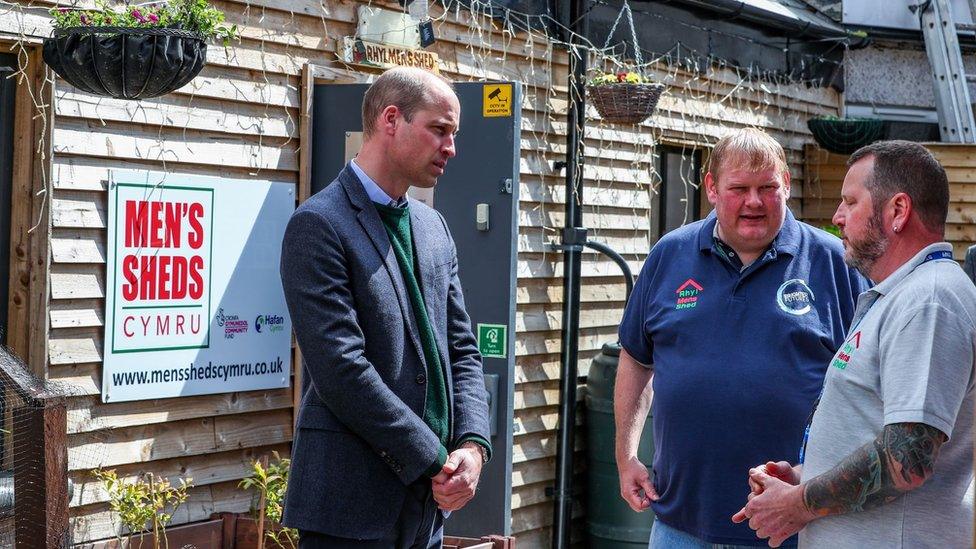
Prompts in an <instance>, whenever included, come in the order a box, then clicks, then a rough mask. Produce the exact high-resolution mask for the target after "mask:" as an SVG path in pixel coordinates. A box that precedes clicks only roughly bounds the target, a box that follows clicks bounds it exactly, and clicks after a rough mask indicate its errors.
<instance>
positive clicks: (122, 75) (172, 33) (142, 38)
mask: <svg viewBox="0 0 976 549" xmlns="http://www.w3.org/2000/svg"><path fill="white" fill-rule="evenodd" d="M206 60H207V43H206V42H205V41H204V39H203V36H202V35H200V34H199V33H195V32H189V31H185V30H181V29H174V28H152V27H148V28H143V27H134V28H133V27H108V26H105V27H69V28H66V29H58V30H56V31H55V32H54V35H53V36H51V37H50V38H47V39H45V40H44V61H45V62H46V63H47V64H48V65H49V66H50V67H51V68H52V69H53V70H54V72H56V73H57V74H58V76H60V77H61V78H63V79H65V80H67V81H68V82H70V83H71V85H73V86H74V87H76V88H78V89H80V90H83V91H86V92H88V93H93V94H96V95H104V96H110V97H115V98H118V99H147V98H150V97H158V96H160V95H164V94H167V93H170V92H172V91H174V90H177V89H179V88H181V87H183V86H184V85H186V83H188V82H189V81H190V80H192V79H193V77H195V76H196V75H197V74H199V73H200V70H201V69H203V65H204V63H205V62H206Z"/></svg>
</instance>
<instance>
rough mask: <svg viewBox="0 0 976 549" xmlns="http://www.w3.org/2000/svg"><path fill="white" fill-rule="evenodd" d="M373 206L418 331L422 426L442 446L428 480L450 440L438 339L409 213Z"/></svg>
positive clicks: (486, 445) (477, 438) (480, 441)
mask: <svg viewBox="0 0 976 549" xmlns="http://www.w3.org/2000/svg"><path fill="white" fill-rule="evenodd" d="M373 205H374V206H376V211H377V212H378V213H379V214H380V219H382V220H383V226H384V227H386V233H387V235H389V237H390V244H391V245H392V246H393V254H394V255H395V256H396V258H397V263H398V264H399V265H400V274H402V275H403V282H404V284H405V285H406V286H407V294H408V295H409V296H410V305H411V309H413V316H414V320H415V321H416V322H417V327H418V328H419V329H420V345H421V347H423V352H424V359H425V361H426V362H427V399H426V405H425V406H424V423H426V424H427V425H428V426H429V427H430V428H431V430H432V431H434V434H436V435H437V438H438V439H439V440H440V443H441V444H440V447H439V448H438V450H437V462H435V463H433V464H432V465H431V466H430V468H429V469H428V470H427V476H430V477H433V476H436V475H437V473H438V472H440V470H441V467H442V466H443V465H444V463H445V462H446V461H447V446H448V444H450V439H451V426H450V419H449V418H450V414H449V411H448V409H447V407H448V398H447V385H446V382H445V379H444V369H443V368H442V367H441V360H440V353H439V352H438V351H437V339H435V337H434V328H433V326H431V323H430V317H429V316H428V315H427V306H426V303H425V302H424V294H423V292H421V290H420V283H419V282H418V280H417V270H416V262H415V258H414V254H413V236H412V234H411V232H410V209H409V208H408V207H404V208H397V207H392V206H386V205H384V204H379V203H376V202H374V203H373ZM469 440H471V441H474V442H476V443H478V444H479V445H481V446H483V447H484V448H485V449H486V450H487V452H488V456H489V457H490V456H491V445H490V444H489V443H488V441H486V440H485V439H484V438H482V437H480V436H477V435H467V436H465V437H463V438H462V439H461V440H459V441H458V446H460V445H461V444H463V443H465V442H467V441H469Z"/></svg>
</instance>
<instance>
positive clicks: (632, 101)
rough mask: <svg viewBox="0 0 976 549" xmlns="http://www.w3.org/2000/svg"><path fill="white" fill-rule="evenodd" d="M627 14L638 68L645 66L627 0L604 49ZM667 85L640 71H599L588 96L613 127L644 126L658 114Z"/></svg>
mask: <svg viewBox="0 0 976 549" xmlns="http://www.w3.org/2000/svg"><path fill="white" fill-rule="evenodd" d="M625 13H626V14H627V22H628V23H629V24H630V36H631V39H632V40H633V42H634V57H635V60H636V62H637V66H638V67H643V62H642V61H641V50H640V45H639V44H638V43H637V31H636V30H635V29H634V16H633V14H632V13H631V11H630V4H629V3H628V2H627V0H624V3H623V6H622V7H621V8H620V13H619V14H617V19H616V20H615V21H614V22H613V26H612V27H611V28H610V33H609V34H608V35H607V41H606V43H605V44H604V45H603V49H607V47H608V46H609V45H610V40H611V38H612V37H613V33H614V31H616V30H617V25H618V24H619V23H620V19H621V18H622V17H623V16H624V14H625ZM664 89H665V86H664V84H661V83H658V82H652V81H650V80H649V79H648V78H647V77H645V76H641V75H640V74H639V73H636V72H618V73H603V72H599V73H598V74H597V75H596V77H594V78H592V79H591V80H590V81H589V82H587V85H586V91H587V96H588V97H589V98H590V101H591V102H592V103H593V106H594V107H595V108H596V111H597V112H598V113H600V117H601V118H602V119H603V120H605V121H606V122H609V123H612V124H640V123H641V122H643V121H645V120H647V119H648V117H650V116H651V115H652V114H654V109H655V108H657V102H658V99H660V98H661V93H663V92H664Z"/></svg>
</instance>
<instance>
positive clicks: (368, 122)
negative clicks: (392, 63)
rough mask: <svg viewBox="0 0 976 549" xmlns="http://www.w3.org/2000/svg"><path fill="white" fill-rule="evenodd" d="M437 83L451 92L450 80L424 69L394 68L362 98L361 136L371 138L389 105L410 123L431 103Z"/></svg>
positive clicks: (382, 76) (377, 80) (383, 75)
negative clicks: (379, 119) (435, 83)
mask: <svg viewBox="0 0 976 549" xmlns="http://www.w3.org/2000/svg"><path fill="white" fill-rule="evenodd" d="M436 80H440V81H442V82H444V83H445V84H447V86H448V87H449V88H451V89H452V90H453V89H454V86H453V85H452V84H451V81H450V80H448V79H446V78H444V77H443V76H440V75H438V74H434V73H432V72H429V71H426V70H424V69H418V68H414V67H396V68H392V69H390V70H388V71H386V72H384V73H383V74H381V75H380V77H379V78H377V79H376V81H375V82H373V84H372V85H370V87H369V89H368V90H366V95H365V96H364V97H363V135H364V136H365V137H369V136H370V135H372V134H373V131H374V129H375V128H374V125H375V124H376V118H377V117H378V116H379V115H380V113H382V112H383V109H385V108H387V107H389V106H390V105H393V106H395V107H396V108H397V109H399V110H400V112H402V113H403V117H404V118H405V119H406V120H407V122H410V121H412V120H413V115H414V114H416V113H417V111H419V110H421V109H423V108H424V107H426V106H427V105H429V104H430V103H431V93H430V92H431V84H432V82H434V81H436Z"/></svg>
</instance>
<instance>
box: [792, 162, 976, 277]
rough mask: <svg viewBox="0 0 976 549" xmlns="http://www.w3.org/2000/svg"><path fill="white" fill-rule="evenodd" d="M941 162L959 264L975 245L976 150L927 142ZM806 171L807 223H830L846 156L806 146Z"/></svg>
mask: <svg viewBox="0 0 976 549" xmlns="http://www.w3.org/2000/svg"><path fill="white" fill-rule="evenodd" d="M924 145H925V147H926V148H927V149H928V150H929V151H931V152H932V154H933V155H935V157H936V158H937V159H938V160H939V162H941V163H942V166H943V167H944V168H945V170H946V175H947V176H948V178H949V215H948V217H947V218H946V241H948V242H950V243H951V244H952V248H953V256H954V257H955V258H956V260H958V261H963V260H964V259H965V258H966V250H967V249H969V247H970V246H972V245H973V244H976V148H974V147H973V146H972V145H959V144H949V143H924ZM806 157H807V158H806V165H807V167H806V171H807V174H808V178H809V180H810V183H809V188H810V191H811V192H810V193H809V194H808V195H807V196H806V197H804V209H805V211H806V212H807V217H808V220H810V221H811V222H812V223H815V224H828V223H830V218H831V217H832V216H833V214H834V211H835V210H836V209H837V204H838V203H840V189H841V186H842V185H843V183H844V175H845V174H846V173H847V158H848V157H847V155H841V154H833V153H829V152H827V151H824V150H822V149H820V148H819V147H817V146H816V145H808V146H807V147H806Z"/></svg>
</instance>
